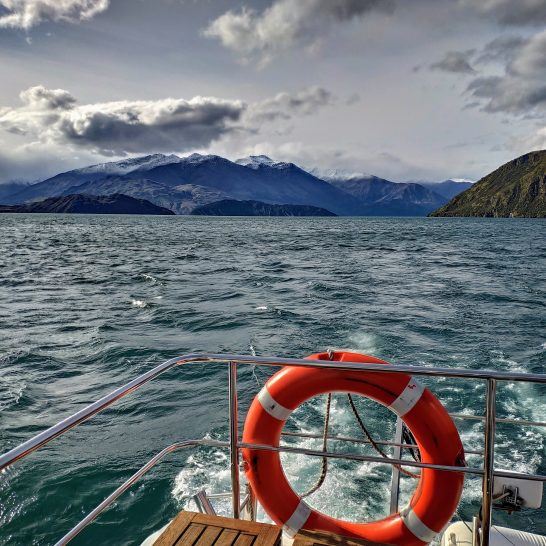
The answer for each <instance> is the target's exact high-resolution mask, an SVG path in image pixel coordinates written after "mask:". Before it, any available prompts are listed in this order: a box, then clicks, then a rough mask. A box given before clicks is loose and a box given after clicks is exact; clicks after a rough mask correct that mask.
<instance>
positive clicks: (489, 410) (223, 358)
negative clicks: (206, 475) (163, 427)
mask: <svg viewBox="0 0 546 546" xmlns="http://www.w3.org/2000/svg"><path fill="white" fill-rule="evenodd" d="M198 362H202V363H205V362H209V363H211V362H218V363H228V364H229V443H227V444H226V443H225V442H215V441H212V440H211V441H208V440H206V441H205V440H191V441H187V442H180V443H178V444H173V445H172V446H169V447H167V448H165V449H164V450H163V451H161V452H160V453H158V454H157V455H156V456H155V457H153V458H152V459H151V460H150V461H149V462H148V463H147V464H146V465H144V466H143V467H142V468H141V469H140V470H139V471H138V472H137V473H135V474H134V475H133V476H132V477H131V478H129V480H127V481H126V482H125V483H124V484H122V485H121V486H120V487H119V488H118V489H116V491H114V492H113V493H112V494H111V495H110V496H109V497H107V498H106V499H105V500H104V501H103V502H102V503H101V504H100V505H99V506H97V508H96V509H95V510H93V511H92V512H90V514H89V515H88V516H86V518H84V520H82V522H80V524H78V525H77V526H76V527H75V528H74V529H73V530H72V531H71V532H70V533H68V535H65V537H63V539H61V541H60V542H59V543H58V544H66V543H67V542H68V541H69V540H70V539H71V538H73V536H75V535H76V534H77V533H78V532H80V530H81V529H83V528H84V527H85V526H86V525H88V524H89V523H90V522H91V521H93V520H94V519H95V518H96V517H97V515H98V514H100V512H102V511H103V510H104V509H105V508H106V507H107V506H109V505H110V504H111V503H112V502H113V501H114V500H115V499H116V498H117V497H118V496H119V495H120V494H122V493H123V492H124V491H125V490H127V488H129V487H130V486H131V485H132V484H133V483H134V482H135V481H137V480H138V479H139V478H140V477H141V476H142V475H144V474H145V473H146V472H148V471H149V470H150V469H151V468H152V467H153V466H155V465H156V464H157V463H158V462H159V461H160V460H161V459H163V458H164V457H165V455H167V454H168V453H171V452H172V451H176V450H177V449H183V448H185V447H189V446H195V445H215V446H217V447H229V449H230V466H231V482H232V505H233V516H234V517H236V518H238V517H239V512H240V484H239V480H240V477H239V451H240V449H242V448H252V449H264V450H272V451H284V452H291V453H299V454H304V455H310V456H317V457H325V456H326V457H331V458H343V459H349V460H356V461H367V462H372V463H377V464H390V465H399V466H409V467H416V468H431V469H435V470H440V471H449V472H463V473H466V474H475V475H479V476H482V477H483V486H482V489H483V493H482V535H481V546H489V530H490V527H491V509H492V497H493V478H494V476H502V477H508V478H510V477H514V478H516V477H517V478H522V477H525V478H526V479H531V480H537V481H546V477H544V476H540V475H525V476H522V475H521V474H518V473H514V472H504V471H495V470H494V438H495V425H496V423H497V422H501V421H504V422H511V423H512V422H513V423H514V424H528V425H536V426H543V425H544V423H542V422H536V421H523V420H521V421H520V420H512V419H504V420H501V419H497V418H496V412H495V407H496V384H497V381H508V382H527V383H540V384H545V383H546V375H545V374H524V373H518V372H502V371H496V370H467V369H461V368H427V367H423V366H408V365H388V366H386V365H384V364H367V363H360V362H337V361H330V360H308V359H297V358H277V357H258V356H246V355H231V354H216V353H203V354H188V355H183V356H180V357H177V358H172V359H170V360H167V361H166V362H163V363H162V364H160V365H158V366H156V367H155V368H153V369H151V370H149V371H148V372H146V373H144V374H142V375H140V376H138V377H137V378H135V379H133V380H132V381H130V382H128V383H126V384H125V385H123V386H121V387H119V388H118V389H115V390H114V391H112V392H111V393H109V394H107V395H106V396H103V397H102V398H100V399H99V400H97V401H96V402H94V403H92V404H90V405H88V406H86V407H85V408H83V409H81V410H80V411H78V412H76V413H74V414H73V415H71V416H70V417H67V418H66V419H64V420H62V421H60V422H59V423H57V424H55V425H53V426H52V427H50V428H48V429H47V430H44V431H43V432H41V433H39V434H37V435H36V436H34V437H33V438H31V439H30V440H28V441H26V442H24V443H22V444H21V445H19V446H17V447H15V448H13V449H11V450H10V451H8V452H6V453H4V454H3V455H2V456H0V471H1V470H3V469H5V468H7V467H9V466H10V465H12V464H13V463H15V462H16V461H18V460H20V459H22V458H24V457H26V456H28V455H29V454H30V453H32V452H34V451H36V450H37V449H39V448H41V447H42V446H44V445H46V444H47V443H49V442H50V441H51V440H53V439H54V438H57V437H58V436H61V435H62V434H65V433H66V432H67V431H69V430H70V429H72V428H74V427H76V426H78V425H79V424H81V423H83V422H85V421H87V420H88V419H90V418H91V417H93V416H94V415H96V414H97V413H99V412H101V411H102V410H104V409H106V408H107V407H109V406H111V405H112V404H113V403H115V402H116V401H117V400H119V399H121V398H123V397H124V396H126V395H128V394H129V393H132V392H134V391H135V390H137V389H139V388H140V387H142V386H143V385H145V384H147V383H148V382H150V381H151V380H153V379H155V378H156V377H158V376H159V375H161V374H162V373H164V372H166V371H167V370H170V369H172V368H174V367H175V366H179V365H182V364H189V363H198ZM238 364H244V365H261V366H271V367H280V366H296V367H304V368H315V369H317V368H318V369H337V370H345V371H366V372H370V373H374V372H382V373H393V374H408V375H413V376H422V377H449V378H458V379H474V380H484V381H486V382H487V384H486V400H485V408H486V412H485V416H483V417H481V416H472V415H470V416H469V415H460V414H456V415H455V416H454V417H456V418H461V419H462V418H465V419H477V420H478V419H479V420H483V421H484V431H485V433H484V452H483V457H484V465H483V469H480V468H469V467H453V466H445V465H434V464H429V463H421V462H419V461H411V460H406V459H401V458H389V459H385V458H382V457H372V456H366V455H359V454H350V453H333V452H324V451H316V450H310V449H302V448H295V447H289V446H280V447H273V446H266V445H254V444H246V443H242V442H240V440H239V434H238V411H237V365H238ZM207 442H208V443H207ZM393 446H397V447H405V445H404V444H401V443H400V442H398V443H393ZM73 531H76V533H75V534H73V535H72V534H71V533H72V532H73ZM65 539H66V540H65ZM63 541H64V542H63Z"/></svg>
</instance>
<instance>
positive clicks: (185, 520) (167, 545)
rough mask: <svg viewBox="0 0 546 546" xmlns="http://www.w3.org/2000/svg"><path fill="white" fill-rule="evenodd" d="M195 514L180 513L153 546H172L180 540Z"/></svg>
mask: <svg viewBox="0 0 546 546" xmlns="http://www.w3.org/2000/svg"><path fill="white" fill-rule="evenodd" d="M194 516H196V514H195V513H194V512H184V511H182V512H180V514H178V516H176V517H175V518H174V519H173V520H172V521H171V523H170V524H169V526H168V527H167V528H166V529H165V531H163V533H161V536H160V537H159V538H158V539H157V540H156V541H155V543H154V546H172V545H173V544H176V541H177V540H178V539H179V538H180V536H181V535H182V533H183V532H184V531H185V530H186V528H187V527H188V525H189V524H190V523H191V521H192V520H193V518H194Z"/></svg>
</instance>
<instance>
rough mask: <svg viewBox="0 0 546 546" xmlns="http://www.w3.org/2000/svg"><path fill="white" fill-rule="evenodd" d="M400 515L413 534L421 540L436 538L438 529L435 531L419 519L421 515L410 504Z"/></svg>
mask: <svg viewBox="0 0 546 546" xmlns="http://www.w3.org/2000/svg"><path fill="white" fill-rule="evenodd" d="M400 517H401V518H402V521H403V522H404V525H405V526H406V527H407V528H408V530H409V531H410V532H411V534H412V535H415V536H416V537H417V538H418V539H419V540H422V541H423V542H431V541H433V540H434V539H435V538H436V535H437V534H438V531H433V530H432V529H431V528H430V527H428V526H427V525H426V524H425V523H423V522H422V521H421V520H420V519H419V516H418V515H417V514H416V513H415V512H414V511H413V510H412V509H411V508H410V507H409V506H407V507H406V508H404V509H403V510H402V511H401V512H400Z"/></svg>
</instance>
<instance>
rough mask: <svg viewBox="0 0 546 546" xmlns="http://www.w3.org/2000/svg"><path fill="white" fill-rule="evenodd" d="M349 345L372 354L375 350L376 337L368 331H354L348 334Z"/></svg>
mask: <svg viewBox="0 0 546 546" xmlns="http://www.w3.org/2000/svg"><path fill="white" fill-rule="evenodd" d="M349 342H350V346H351V348H353V349H357V350H359V351H363V352H365V353H368V354H371V355H373V354H374V353H376V352H377V343H376V338H375V336H374V335H373V334H370V333H368V332H355V333H354V334H351V335H350V336H349Z"/></svg>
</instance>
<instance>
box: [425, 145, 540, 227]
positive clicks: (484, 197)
mask: <svg viewBox="0 0 546 546" xmlns="http://www.w3.org/2000/svg"><path fill="white" fill-rule="evenodd" d="M429 216H487V217H495V218H502V217H529V218H544V217H546V150H540V151H536V152H530V153H528V154H525V155H522V156H521V157H518V158H517V159H513V160H512V161H509V162H508V163H506V164H505V165H503V166H502V167H499V168H498V169H497V170H496V171H493V172H492V173H490V174H488V175H487V176H485V177H484V178H482V179H481V180H479V181H478V182H476V183H475V184H474V185H473V186H472V187H471V188H469V189H468V190H466V191H464V192H463V193H461V194H459V195H457V196H456V197H454V198H453V199H452V200H451V201H450V202H449V203H447V205H444V206H443V207H441V208H439V209H438V210H436V211H434V212H432V213H431V214H430V215H429Z"/></svg>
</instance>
